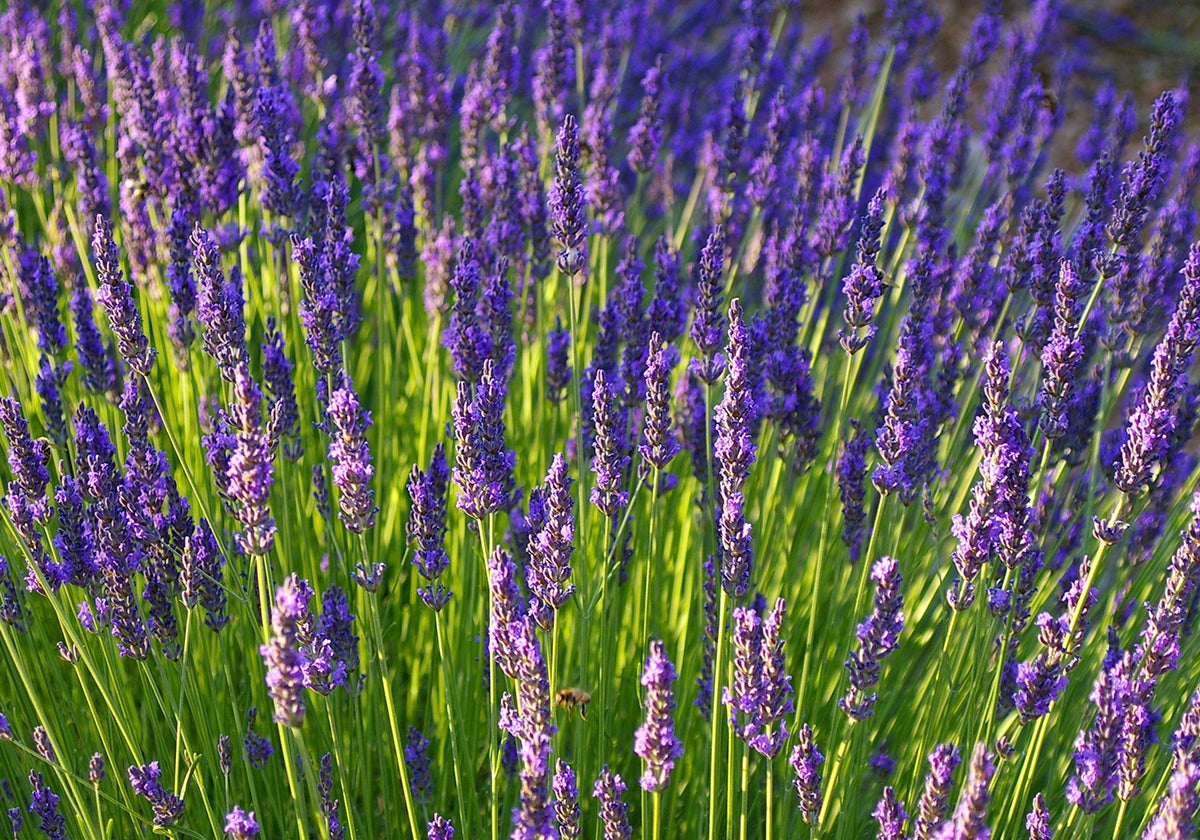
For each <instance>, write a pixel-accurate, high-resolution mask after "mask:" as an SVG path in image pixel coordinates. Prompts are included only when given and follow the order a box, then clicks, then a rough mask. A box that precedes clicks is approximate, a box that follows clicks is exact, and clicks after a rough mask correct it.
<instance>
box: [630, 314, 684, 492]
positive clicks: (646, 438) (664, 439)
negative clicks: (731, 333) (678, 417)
mask: <svg viewBox="0 0 1200 840" xmlns="http://www.w3.org/2000/svg"><path fill="white" fill-rule="evenodd" d="M649 351H650V352H649V356H648V358H647V360H646V423H645V430H644V432H643V434H642V442H641V443H640V444H639V445H638V454H639V455H641V457H642V472H643V474H647V475H648V474H649V472H650V468H651V467H653V468H655V469H659V470H665V469H666V468H667V467H668V466H669V465H670V463H671V461H672V459H674V457H675V456H676V455H678V454H679V450H680V445H679V438H678V437H677V436H676V435H675V430H674V428H673V427H672V423H671V367H672V365H673V363H674V362H675V361H676V360H677V359H678V358H679V355H678V352H677V351H676V350H675V348H674V347H672V346H671V345H669V344H667V343H666V342H665V341H663V339H662V337H661V336H660V335H659V334H658V332H653V333H651V334H650V345H649ZM671 478H673V476H671ZM660 489H662V488H660Z"/></svg>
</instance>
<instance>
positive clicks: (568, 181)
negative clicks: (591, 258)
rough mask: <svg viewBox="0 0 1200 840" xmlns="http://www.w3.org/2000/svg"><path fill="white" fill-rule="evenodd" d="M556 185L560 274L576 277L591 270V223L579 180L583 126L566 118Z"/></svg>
mask: <svg viewBox="0 0 1200 840" xmlns="http://www.w3.org/2000/svg"><path fill="white" fill-rule="evenodd" d="M554 173H555V174H554V185H553V186H552V188H551V190H550V217H551V220H552V224H553V228H554V238H555V239H556V240H558V252H557V254H556V255H555V260H556V261H557V263H558V270H559V271H561V272H562V273H563V274H565V275H567V277H572V278H573V277H575V276H576V275H577V274H580V273H581V272H583V271H584V270H585V269H586V268H587V263H588V254H587V219H586V218H585V211H584V191H583V184H582V182H581V181H580V180H579V124H578V123H577V122H576V121H575V117H573V116H571V115H570V114H568V115H567V116H566V117H564V118H563V121H562V127H561V128H560V129H559V131H558V139H557V141H556V145H555V169H554Z"/></svg>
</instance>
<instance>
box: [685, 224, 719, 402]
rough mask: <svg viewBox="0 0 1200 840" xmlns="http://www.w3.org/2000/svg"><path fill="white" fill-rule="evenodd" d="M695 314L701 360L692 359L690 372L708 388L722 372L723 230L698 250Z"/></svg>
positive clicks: (695, 336)
mask: <svg viewBox="0 0 1200 840" xmlns="http://www.w3.org/2000/svg"><path fill="white" fill-rule="evenodd" d="M696 275H697V276H696V314H695V316H694V318H693V320H692V328H691V337H692V343H693V344H695V345H696V349H697V350H699V351H700V356H701V358H699V359H693V360H692V362H691V368H690V369H691V370H692V371H693V372H694V373H695V374H696V376H698V377H699V378H700V380H701V381H702V382H704V383H706V384H708V385H712V384H713V383H715V382H716V381H717V378H718V377H719V376H720V375H721V371H722V370H723V369H724V360H723V359H722V358H720V357H719V356H718V351H719V350H720V348H721V334H722V333H723V332H724V331H725V330H724V326H725V325H724V323H723V321H724V318H723V316H722V314H721V301H722V300H723V299H724V297H725V230H724V228H722V227H721V226H720V225H718V226H717V227H715V228H713V230H712V231H711V232H710V233H709V234H708V239H707V240H705V243H704V247H703V248H702V249H701V251H700V260H699V263H698V265H697V270H696Z"/></svg>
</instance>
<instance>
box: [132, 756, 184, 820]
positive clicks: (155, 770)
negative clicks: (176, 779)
mask: <svg viewBox="0 0 1200 840" xmlns="http://www.w3.org/2000/svg"><path fill="white" fill-rule="evenodd" d="M161 775H162V770H161V769H159V766H158V762H157V761H151V762H150V763H149V764H147V765H145V766H138V765H134V766H132V767H130V768H129V784H130V786H131V787H132V788H133V792H134V793H136V794H137V795H138V796H141V797H143V798H144V799H146V800H147V801H148V802H149V803H150V807H151V808H152V809H153V810H154V824H155V825H156V826H158V827H159V828H169V827H171V826H173V825H175V823H177V822H179V820H180V818H181V817H183V800H182V799H180V798H179V797H178V796H176V795H175V794H173V793H171V792H170V791H169V790H167V789H166V788H164V787H163V786H162V783H161V782H159V777H160V776H161Z"/></svg>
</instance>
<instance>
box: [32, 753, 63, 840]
mask: <svg viewBox="0 0 1200 840" xmlns="http://www.w3.org/2000/svg"><path fill="white" fill-rule="evenodd" d="M29 785H30V787H32V788H33V795H32V798H31V799H30V801H29V814H30V816H33V817H37V820H38V831H40V832H42V834H45V835H46V836H47V837H48V838H50V840H66V838H67V830H66V820H64V819H63V816H62V814H60V813H58V796H57V795H56V794H55V793H54V791H52V790H50V787H49V786H48V785H47V784H46V781H45V779H44V778H43V777H42V774H41V773H39V772H37V771H36V770H30V771H29Z"/></svg>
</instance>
